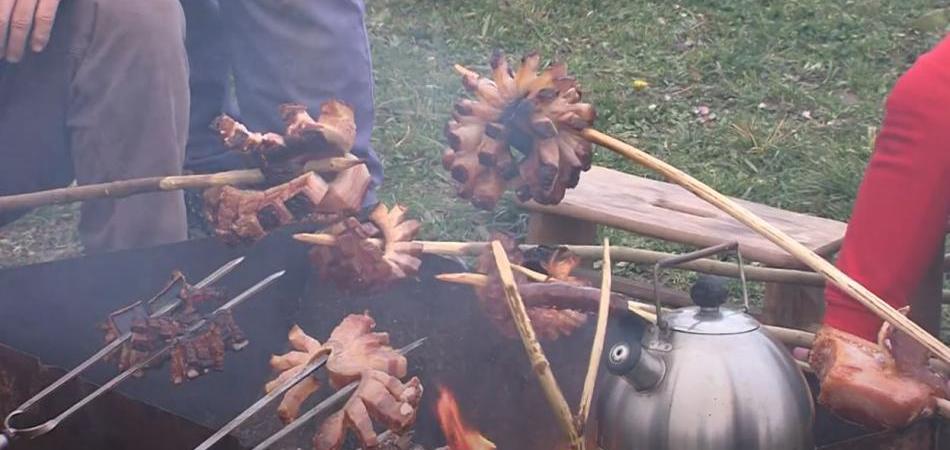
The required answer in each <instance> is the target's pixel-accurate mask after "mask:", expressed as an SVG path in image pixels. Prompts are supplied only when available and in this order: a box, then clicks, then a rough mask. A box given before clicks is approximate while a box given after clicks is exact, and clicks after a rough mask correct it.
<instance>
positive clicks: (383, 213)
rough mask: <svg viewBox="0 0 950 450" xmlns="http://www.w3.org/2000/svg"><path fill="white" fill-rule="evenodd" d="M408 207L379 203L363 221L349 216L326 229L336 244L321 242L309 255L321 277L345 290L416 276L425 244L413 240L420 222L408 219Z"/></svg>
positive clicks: (375, 288)
mask: <svg viewBox="0 0 950 450" xmlns="http://www.w3.org/2000/svg"><path fill="white" fill-rule="evenodd" d="M405 213H406V209H405V208H404V207H402V206H400V205H396V206H394V207H393V208H392V209H390V208H387V207H386V205H383V204H382V203H380V204H379V205H377V206H376V208H375V209H374V210H373V211H372V212H371V213H370V215H369V222H367V223H360V222H359V221H358V220H356V218H353V217H349V218H346V219H344V220H343V221H341V222H339V223H336V224H334V225H332V226H330V227H328V228H327V229H326V230H324V231H325V232H326V233H327V234H329V235H332V236H334V237H335V244H334V245H329V246H323V245H318V246H315V247H314V248H313V250H311V252H310V259H311V261H312V262H313V264H314V266H316V268H317V270H318V272H319V274H320V277H321V278H323V279H325V280H330V281H332V282H333V283H334V284H335V285H336V286H337V287H338V288H340V289H342V290H344V291H358V290H369V291H372V290H378V289H381V288H383V287H385V286H386V285H387V284H388V283H390V282H392V281H395V280H399V279H403V278H406V277H410V276H414V275H415V274H416V273H417V272H418V271H419V266H420V265H421V264H422V261H421V260H420V259H419V255H420V254H421V253H422V248H421V247H420V246H419V245H417V244H414V243H412V239H414V238H415V237H416V235H417V234H418V232H419V229H420V226H421V224H420V223H419V221H417V220H407V219H406V217H405Z"/></svg>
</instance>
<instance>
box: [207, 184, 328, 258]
mask: <svg viewBox="0 0 950 450" xmlns="http://www.w3.org/2000/svg"><path fill="white" fill-rule="evenodd" d="M326 193H327V184H326V182H324V181H323V179H321V178H320V177H318V176H317V175H316V174H313V173H306V174H304V175H301V176H299V177H297V178H294V179H293V180H291V181H289V182H287V183H284V184H281V185H279V186H274V187H272V188H270V189H267V190H265V191H255V190H243V189H237V188H234V187H231V186H223V187H220V188H211V189H208V190H206V191H205V193H204V199H205V218H206V219H207V220H208V223H210V224H212V225H213V226H214V232H215V234H216V235H217V236H218V237H219V238H221V239H223V240H225V241H226V242H229V243H239V242H253V241H256V240H258V239H260V238H262V237H264V235H265V234H266V233H267V232H268V231H270V230H272V229H274V228H277V227H279V226H282V225H286V224H289V223H291V222H294V221H300V220H306V219H307V217H308V216H309V215H310V214H311V213H313V212H314V211H316V209H317V205H319V204H320V202H321V201H322V200H323V197H324V195H326Z"/></svg>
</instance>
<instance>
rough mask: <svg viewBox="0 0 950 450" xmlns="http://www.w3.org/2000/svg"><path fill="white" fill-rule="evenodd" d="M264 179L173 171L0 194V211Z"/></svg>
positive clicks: (254, 174)
mask: <svg viewBox="0 0 950 450" xmlns="http://www.w3.org/2000/svg"><path fill="white" fill-rule="evenodd" d="M360 164H364V162H363V161H361V160H358V159H351V158H345V157H332V158H325V159H319V160H314V161H310V162H308V163H307V164H306V165H305V166H304V170H306V171H312V172H341V171H343V170H346V169H349V168H351V167H354V166H357V165H360ZM264 181H265V178H264V174H263V173H262V172H261V171H260V170H259V169H248V170H231V171H228V172H218V173H211V174H204V175H176V176H168V177H148V178H133V179H130V180H119V181H113V182H110V183H99V184H87V185H83V186H70V187H65V188H59V189H50V190H47V191H39V192H30V193H27V194H17V195H7V196H2V197H0V212H3V211H12V210H18V209H29V208H36V207H38V206H45V205H57V204H61V203H72V202H79V201H83V200H92V199H96V198H122V197H128V196H130V195H136V194H143V193H146V192H160V191H177V190H181V189H206V188H210V187H215V186H224V185H232V186H247V185H252V184H260V183H263V182H264Z"/></svg>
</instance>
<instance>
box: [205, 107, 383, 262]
mask: <svg viewBox="0 0 950 450" xmlns="http://www.w3.org/2000/svg"><path fill="white" fill-rule="evenodd" d="M280 113H281V116H282V117H283V118H284V121H285V123H286V129H285V130H284V134H283V135H279V134H275V133H257V132H252V131H250V130H248V128H247V127H246V126H244V125H243V124H241V123H240V122H238V121H236V120H234V119H233V118H231V117H229V116H227V115H223V116H221V117H218V118H217V119H215V121H214V123H213V124H212V127H213V128H214V129H216V130H217V131H218V133H219V135H220V136H221V139H222V141H223V142H224V144H225V145H226V146H227V147H228V148H230V149H232V150H234V151H236V152H238V153H241V154H243V155H245V156H246V157H247V159H250V160H251V162H252V163H253V164H254V165H256V166H258V167H260V169H261V171H262V172H263V173H264V175H265V177H266V178H267V180H268V184H270V185H271V186H272V187H269V188H267V189H263V190H254V189H237V188H234V187H231V186H224V187H218V188H211V189H208V190H207V191H205V193H204V201H205V218H206V219H207V221H208V223H210V224H211V225H212V226H213V228H214V231H215V234H216V235H217V236H219V237H221V238H223V239H224V240H225V241H227V242H229V243H238V242H248V241H254V240H257V239H260V238H261V237H263V236H264V235H265V234H266V233H267V232H268V231H270V230H271V229H274V228H276V227H278V226H282V225H286V224H288V223H291V222H299V221H327V220H331V219H335V218H338V217H342V216H345V215H348V214H354V213H356V212H357V211H358V210H359V208H360V206H361V205H362V201H363V197H364V196H365V195H366V191H367V189H368V188H369V184H370V181H371V180H370V175H369V171H368V170H367V168H366V167H365V165H363V164H362V162H361V161H359V160H358V159H356V158H355V157H354V156H352V155H350V154H349V153H350V150H352V147H353V143H354V141H355V139H356V124H355V122H354V120H353V111H352V110H351V109H350V108H349V107H348V106H346V105H345V104H343V103H341V102H339V101H336V100H330V101H327V102H325V103H324V104H323V105H321V107H320V116H319V117H318V118H317V119H314V118H313V117H312V116H311V115H310V114H309V113H308V112H307V109H306V107H304V106H302V105H298V104H285V105H282V106H281V107H280ZM340 158H345V159H342V160H341V159H340ZM327 161H343V162H344V163H340V164H338V166H337V167H334V165H333V164H321V162H327ZM314 168H315V169H314ZM314 170H316V171H317V173H315V172H314Z"/></svg>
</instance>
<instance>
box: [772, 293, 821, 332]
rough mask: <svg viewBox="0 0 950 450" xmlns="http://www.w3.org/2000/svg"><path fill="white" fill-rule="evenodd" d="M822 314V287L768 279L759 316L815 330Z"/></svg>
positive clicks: (789, 326) (792, 326) (775, 323)
mask: <svg viewBox="0 0 950 450" xmlns="http://www.w3.org/2000/svg"><path fill="white" fill-rule="evenodd" d="M824 315H825V294H824V289H823V288H820V287H814V286H810V287H809V286H797V285H792V284H779V283H767V284H766V285H765V299H764V305H763V308H762V320H763V321H764V322H765V323H768V324H771V325H778V326H782V327H788V328H797V329H800V330H812V331H814V330H817V329H818V327H819V326H820V325H821V319H822V317H824Z"/></svg>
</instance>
